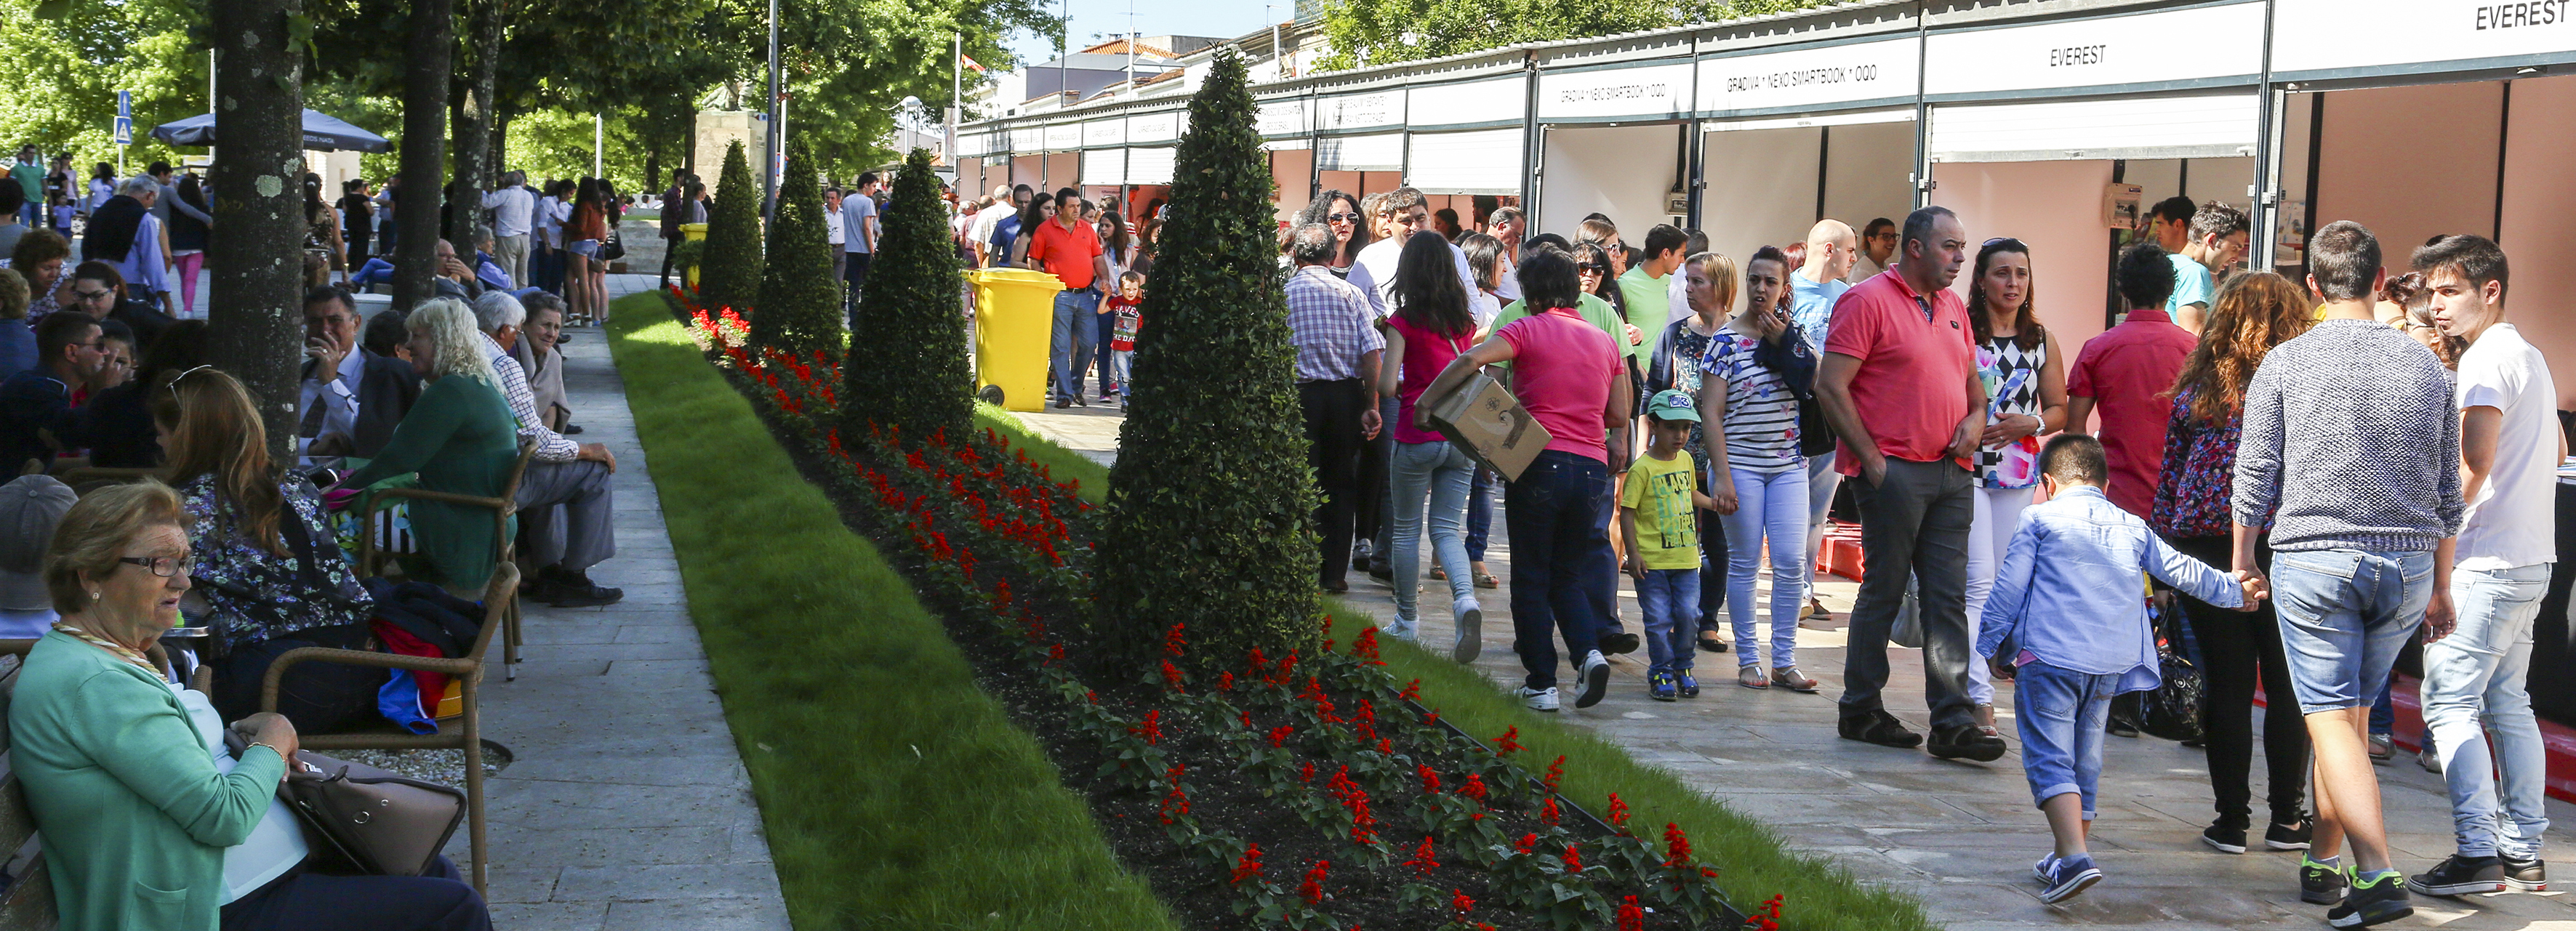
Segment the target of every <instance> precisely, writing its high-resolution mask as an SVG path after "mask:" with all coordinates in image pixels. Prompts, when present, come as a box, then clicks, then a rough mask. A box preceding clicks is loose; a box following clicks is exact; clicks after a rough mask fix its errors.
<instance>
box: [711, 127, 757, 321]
mask: <svg viewBox="0 0 2576 931" xmlns="http://www.w3.org/2000/svg"><path fill="white" fill-rule="evenodd" d="M715 201H716V203H715V210H714V211H713V212H711V213H709V214H708V215H707V248H706V253H705V255H704V256H703V257H702V258H701V259H700V260H699V261H700V264H699V266H698V306H701V307H708V308H714V309H719V310H720V309H723V308H727V307H731V308H733V309H735V310H738V311H743V312H746V313H748V312H750V311H752V309H753V308H754V307H756V306H757V305H758V304H759V303H760V269H761V263H760V179H758V178H754V177H752V175H751V162H750V161H749V160H747V159H745V158H744V157H743V154H742V140H739V139H737V140H734V143H733V145H732V146H730V147H728V148H726V149H725V160H724V173H723V174H721V175H718V176H717V178H716V192H715Z"/></svg>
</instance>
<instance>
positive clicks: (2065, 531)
mask: <svg viewBox="0 0 2576 931" xmlns="http://www.w3.org/2000/svg"><path fill="white" fill-rule="evenodd" d="M2039 467H2040V473H2041V474H2040V483H2041V484H2043V485H2045V486H2046V487H2047V489H2048V502H2047V503H2045V504H2035V505H2032V506H2031V507H2030V508H2029V509H2028V510H2025V511H2023V512H2022V516H2021V526H2020V527H2018V528H2016V529H2015V530H2014V531H2013V537H2012V543H2011V545H2010V546H2009V547H2007V548H2006V550H2005V552H2004V560H2003V567H2002V569H2000V570H1999V571H1997V573H1996V574H1995V587H1994V594H1993V596H1992V597H1990V598H1988V599H1987V601H1986V613H1985V616H1984V617H1983V618H1982V620H1981V622H1980V624H1979V628H1978V635H1977V654H1978V655H1980V656H1986V657H1990V660H1989V661H1990V662H1991V663H1992V664H1993V666H1992V668H1993V671H1994V675H1995V678H1997V679H2011V680H2014V682H2015V687H2014V689H2013V716H2014V717H2015V718H2016V719H2018V723H2019V725H2020V728H2021V743H2022V772H2023V774H2024V775H2026V776H2028V777H2029V778H2030V795H2031V800H2032V801H2033V802H2036V803H2037V804H2038V806H2039V810H2041V811H2043V812H2046V813H2047V814H2048V828H2049V832H2050V833H2051V834H2053V835H2055V837H2056V841H2057V849H2056V850H2055V851H2053V852H2051V853H2050V855H2049V856H2046V857H2043V858H2041V859H2040V861H2039V863H2038V864H2037V865H2035V866H2033V867H2032V868H2031V869H2032V873H2033V875H2034V876H2035V877H2036V878H2037V879H2038V880H2039V883H2040V886H2041V887H2042V889H2041V892H2040V895H2039V899H2040V901H2042V902H2055V901H2058V900H2060V899H2064V898H2066V897H2068V896H2072V895H2074V894H2076V893H2078V892H2082V891H2084V890H2085V889H2086V888H2088V887H2090V886H2092V885H2093V884H2094V883H2097V882H2100V881H2102V870H2101V868H2100V867H2098V866H2095V865H2094V863H2093V854H2092V852H2091V851H2090V850H2088V849H2087V848H2086V846H2085V838H2086V836H2088V835H2089V834H2090V833H2091V832H2092V829H2093V811H2094V808H2093V796H2094V790H2095V787H2096V786H2097V785H2099V784H2100V782H2101V780H2102V733H2103V723H2104V720H2105V718H2107V717H2108V716H2109V714H2110V709H2111V698H2112V697H2113V696H2115V695H2121V694H2126V693H2129V692H2143V691H2147V690H2150V689H2153V688H2155V687H2156V686H2157V685H2158V684H2160V683H2161V682H2162V680H2163V673H2162V671H2161V669H2160V667H2159V664H2158V662H2157V659H2156V633H2155V629H2154V628H2153V627H2151V626H2150V625H2149V624H2148V623H2147V610H2146V583H2145V581H2144V579H2143V578H2142V576H2145V575H2152V576H2155V577H2156V578H2157V579H2160V580H2162V581H2163V582H2164V583H2165V584H2167V585H2171V586H2173V587H2175V588H2178V589H2181V590H2183V592H2184V593H2186V594H2189V595H2190V596H2192V597H2194V598H2198V599H2200V600H2202V601H2204V602H2208V603H2209V604H2213V605H2217V606H2219V607H2222V608H2236V609H2238V610H2245V606H2247V605H2251V604H2253V603H2254V601H2255V600H2256V599H2259V598H2261V597H2262V590H2261V588H2260V583H2258V582H2254V581H2249V580H2248V579H2247V578H2246V577H2245V576H2244V575H2243V574H2242V573H2225V572H2220V571H2218V570H2216V569H2213V568H2210V567H2209V565H2208V564H2207V563H2203V562H2201V561H2199V560H2197V559H2193V558H2191V557H2189V556H2185V555H2182V554H2181V553H2179V552H2176V551H2175V550H2174V549H2173V548H2172V547H2170V546H2167V545H2165V542H2164V541H2163V540H2161V539H2159V538H2157V537H2156V535H2155V534H2154V533H2153V532H2150V531H2149V530H2148V529H2147V525H2146V522H2144V521H2141V520H2139V519H2138V518H2137V517H2135V516H2133V515H2131V514H2130V513H2129V512H2127V511H2123V510H2121V509H2120V508H2119V507H2118V506H2116V505H2113V504H2112V503H2111V500H2110V499H2109V498H2105V497H2103V496H2102V484H2103V482H2104V481H2105V480H2107V479H2108V478H2109V476H2110V472H2111V468H2110V464H2109V462H2108V461H2107V460H2106V459H2105V458H2104V456H2103V454H2102V441H2100V440H2097V439H2094V438H2092V437H2090V436H2084V435H2081V434H2073V433H2061V434H2058V435H2057V437H2056V438H2054V439H2051V440H2049V441H2048V446H2047V448H2045V449H2042V450H2041V451H2040V454H2039Z"/></svg>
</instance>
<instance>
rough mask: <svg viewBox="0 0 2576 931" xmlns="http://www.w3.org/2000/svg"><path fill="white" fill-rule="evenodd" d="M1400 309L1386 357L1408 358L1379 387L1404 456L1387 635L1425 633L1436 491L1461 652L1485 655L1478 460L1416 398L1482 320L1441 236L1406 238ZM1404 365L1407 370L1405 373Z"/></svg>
mask: <svg viewBox="0 0 2576 931" xmlns="http://www.w3.org/2000/svg"><path fill="white" fill-rule="evenodd" d="M1395 268H1396V272H1395V286H1394V293H1393V295H1392V297H1393V298H1394V304H1395V312H1394V313H1393V314H1390V315H1388V316H1387V318H1386V320H1385V321H1384V322H1382V323H1380V324H1379V327H1380V328H1381V329H1382V330H1384V331H1385V333H1386V356H1387V358H1390V359H1394V360H1398V362H1399V363H1400V364H1398V365H1382V366H1379V367H1378V385H1377V390H1378V393H1379V394H1383V395H1392V396H1394V397H1395V398H1396V399H1397V401H1398V404H1399V410H1398V412H1397V417H1396V419H1395V422H1394V424H1393V425H1392V426H1393V427H1394V432H1395V455H1394V457H1393V459H1392V461H1391V466H1392V468H1391V469H1390V470H1389V471H1390V473H1391V474H1390V476H1389V478H1388V481H1389V483H1390V484H1391V485H1392V486H1393V491H1394V500H1395V531H1394V534H1393V536H1394V537H1395V540H1394V544H1393V549H1394V554H1393V557H1392V562H1393V567H1394V569H1395V623H1393V624H1390V625H1387V631H1386V632H1387V633H1388V634H1391V635H1393V636H1397V637H1402V638H1404V639H1407V640H1412V639H1415V631H1414V626H1415V621H1416V619H1417V615H1416V611H1415V605H1414V603H1415V600H1416V593H1415V591H1414V589H1415V585H1416V580H1417V579H1418V578H1419V576H1420V573H1421V571H1422V567H1421V559H1420V558H1419V553H1420V552H1421V546H1422V544H1421V540H1422V522H1423V506H1424V503H1425V502H1424V499H1425V498H1426V497H1427V498H1428V499H1429V505H1430V521H1431V551H1432V553H1433V554H1434V555H1436V556H1438V557H1439V559H1440V571H1441V572H1442V574H1444V575H1446V576H1447V577H1448V581H1449V596H1450V601H1449V610H1450V614H1451V616H1452V617H1455V618H1456V619H1457V621H1458V623H1457V629H1458V640H1457V643H1456V645H1455V646H1454V647H1453V648H1452V650H1453V653H1452V655H1454V656H1456V657H1457V658H1458V661H1459V662H1467V661H1469V660H1473V659H1475V658H1476V654H1477V653H1478V651H1479V650H1480V648H1481V646H1482V644H1483V637H1482V636H1481V635H1482V628H1481V626H1480V625H1481V624H1482V622H1483V620H1484V607H1483V606H1482V605H1480V604H1478V603H1477V602H1476V589H1475V582H1474V575H1473V573H1472V572H1470V571H1469V569H1468V566H1467V545H1466V543H1465V541H1464V539H1463V538H1461V537H1460V536H1459V529H1460V525H1461V523H1462V519H1463V518H1464V517H1465V515H1466V513H1467V487H1468V485H1469V484H1470V483H1471V481H1472V480H1473V479H1474V477H1475V474H1476V462H1475V460H1473V459H1469V458H1467V454H1466V453H1465V452H1464V451H1462V450H1459V449H1458V448H1456V447H1454V446H1451V445H1450V444H1449V441H1447V440H1445V439H1443V438H1441V436H1440V434H1439V433H1437V432H1434V431H1431V430H1426V429H1423V428H1421V427H1418V426H1415V425H1414V410H1413V409H1414V403H1415V402H1416V401H1418V400H1420V399H1421V397H1422V389H1424V388H1428V387H1430V386H1431V380H1432V379H1433V378H1436V377H1438V376H1439V375H1440V372H1441V370H1443V369H1446V368H1448V367H1449V360H1451V359H1455V358H1457V357H1458V356H1459V354H1461V353H1464V352H1466V351H1467V350H1468V349H1469V348H1470V347H1472V346H1474V345H1475V338H1476V318H1475V315H1474V313H1473V312H1472V311H1471V310H1469V305H1468V297H1467V290H1466V287H1465V286H1464V285H1462V284H1460V283H1459V282H1458V275H1457V274H1456V271H1455V269H1454V265H1453V263H1452V261H1451V258H1450V255H1449V241H1448V240H1446V239H1442V238H1441V237H1440V234H1438V233H1431V232H1423V233H1415V234H1413V235H1412V237H1411V238H1409V239H1406V240H1405V241H1404V251H1403V252H1402V253H1401V254H1399V255H1398V257H1397V259H1396V265H1395ZM1399 372H1401V373H1402V375H1401V378H1399V377H1398V373H1399Z"/></svg>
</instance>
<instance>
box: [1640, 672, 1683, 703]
mask: <svg viewBox="0 0 2576 931" xmlns="http://www.w3.org/2000/svg"><path fill="white" fill-rule="evenodd" d="M1676 691H1678V690H1677V689H1676V688H1675V687H1674V684H1673V674H1672V673H1670V672H1667V671H1665V670H1661V669H1658V670H1655V671H1654V672H1650V673H1647V674H1646V694H1648V695H1651V696H1654V699H1655V700H1656V701H1672V700H1673V698H1674V693H1675V692H1676Z"/></svg>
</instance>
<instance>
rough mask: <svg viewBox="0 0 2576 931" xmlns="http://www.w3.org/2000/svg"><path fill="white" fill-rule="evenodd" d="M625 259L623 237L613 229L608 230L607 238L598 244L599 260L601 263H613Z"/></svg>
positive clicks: (624, 241) (624, 239) (624, 240)
mask: <svg viewBox="0 0 2576 931" xmlns="http://www.w3.org/2000/svg"><path fill="white" fill-rule="evenodd" d="M625 257H626V237H625V235H624V234H621V233H619V232H618V231H616V230H613V229H612V230H609V231H608V238H607V239H604V240H601V241H600V243H599V260H600V261H602V262H614V261H617V260H618V259H622V258H625Z"/></svg>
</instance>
